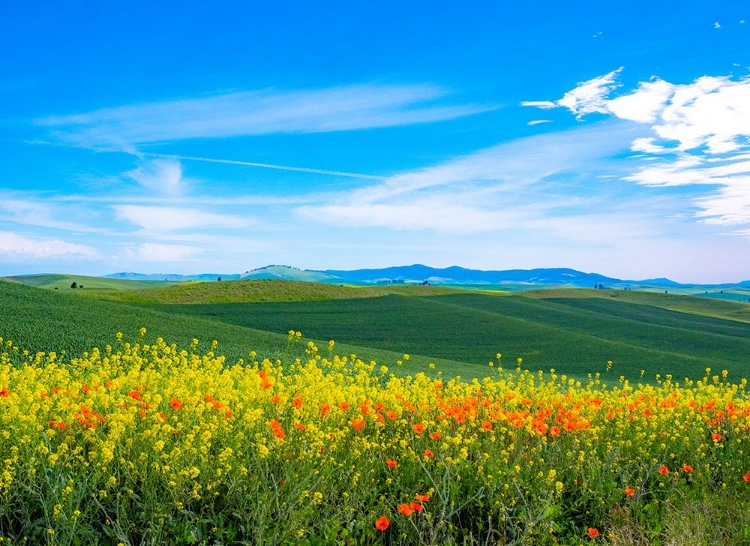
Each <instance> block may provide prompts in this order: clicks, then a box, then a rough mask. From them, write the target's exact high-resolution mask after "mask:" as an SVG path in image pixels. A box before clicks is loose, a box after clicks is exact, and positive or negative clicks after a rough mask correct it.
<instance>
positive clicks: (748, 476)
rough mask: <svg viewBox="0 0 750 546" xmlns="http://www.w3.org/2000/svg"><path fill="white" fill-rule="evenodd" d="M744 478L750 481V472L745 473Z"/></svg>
mask: <svg viewBox="0 0 750 546" xmlns="http://www.w3.org/2000/svg"><path fill="white" fill-rule="evenodd" d="M742 479H743V480H745V481H746V482H748V483H750V472H748V473H747V474H745V475H744V476H742Z"/></svg>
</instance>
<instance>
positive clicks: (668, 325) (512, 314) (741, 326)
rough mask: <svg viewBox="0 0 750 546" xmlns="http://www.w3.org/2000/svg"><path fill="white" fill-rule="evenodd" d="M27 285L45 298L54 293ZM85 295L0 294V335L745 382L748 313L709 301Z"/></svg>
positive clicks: (551, 293) (194, 288)
mask: <svg viewBox="0 0 750 546" xmlns="http://www.w3.org/2000/svg"><path fill="white" fill-rule="evenodd" d="M71 278H73V277H66V278H65V282H67V280H68V279H71ZM36 279H37V280H36V282H38V283H39V284H40V285H42V286H47V287H49V285H50V282H63V281H62V279H51V280H47V282H43V281H44V279H40V278H38V277H37V278H36ZM105 281H107V280H105ZM108 281H109V282H114V284H113V285H112V286H118V285H120V284H121V283H125V284H126V285H129V284H131V283H133V282H134V281H112V280H108ZM71 282H72V281H71ZM86 282H88V281H84V286H85V285H86ZM149 284H150V283H149ZM87 290H88V289H86V288H84V290H71V289H70V288H69V286H68V288H67V290H38V289H34V288H29V287H24V286H21V285H19V284H11V283H0V305H2V306H3V309H4V311H5V312H6V314H7V316H8V317H10V319H9V320H5V321H4V322H3V323H2V324H0V336H2V337H5V338H12V339H14V340H15V341H16V342H17V343H18V344H20V345H22V346H24V347H26V348H29V349H30V350H34V351H36V350H42V351H50V350H54V351H60V350H61V349H65V350H66V351H68V352H69V353H78V354H80V353H81V352H82V351H85V350H88V349H90V348H91V347H92V346H94V345H99V346H102V345H103V344H106V343H111V342H112V340H113V336H114V333H115V332H117V331H123V332H125V333H126V334H127V333H128V332H130V333H131V334H134V333H135V332H136V331H137V330H138V329H139V328H140V327H141V326H145V327H146V328H147V329H148V330H149V332H150V333H151V334H153V335H154V336H161V337H164V338H166V339H168V340H170V341H174V342H177V343H183V344H184V343H188V342H189V340H190V339H192V338H193V337H196V338H199V339H200V340H202V341H204V342H205V343H209V342H210V340H212V339H218V340H219V341H220V342H221V350H222V352H223V353H224V354H226V355H227V356H228V357H229V358H230V360H231V359H236V358H237V357H240V356H246V354H247V353H248V352H249V351H250V350H268V351H270V352H271V353H274V351H275V352H276V353H277V354H278V353H279V352H283V351H285V350H286V348H287V342H286V332H287V331H288V330H290V329H294V330H299V331H301V332H303V333H304V335H305V337H306V338H309V339H316V340H319V341H321V342H324V343H325V342H327V341H328V340H329V339H334V340H336V342H337V344H339V345H341V344H344V343H346V344H350V345H352V348H351V349H346V350H347V352H355V353H357V354H359V355H361V356H364V357H366V358H373V359H385V360H386V361H390V362H393V361H394V360H395V359H396V358H398V356H399V355H401V354H403V353H404V352H406V353H409V354H413V355H419V357H418V358H417V359H416V360H415V361H414V362H415V363H416V364H415V365H416V366H417V367H419V366H424V365H426V363H427V362H428V361H429V360H435V361H438V360H442V361H445V362H444V363H445V365H446V366H447V368H444V369H445V370H446V372H447V371H450V372H451V373H464V374H465V371H466V365H465V364H462V363H467V362H468V363H471V364H474V365H478V366H481V367H482V368H474V369H475V370H481V373H484V372H485V371H488V368H487V363H488V361H490V360H495V354H496V353H498V352H500V353H502V354H503V355H504V356H503V359H502V360H503V364H504V366H505V367H515V362H516V359H517V358H522V359H523V364H524V366H525V367H529V368H531V369H540V368H541V369H549V368H551V367H554V368H556V369H557V370H558V371H560V372H562V373H567V374H571V375H576V376H582V375H585V374H586V373H589V372H595V371H602V370H604V369H605V368H606V363H607V361H609V360H611V361H613V362H614V367H613V369H612V371H611V372H610V375H609V376H610V377H614V378H617V377H619V375H621V374H622V375H625V376H627V377H629V378H637V377H639V375H640V370H641V369H645V370H647V373H648V374H649V376H650V377H652V376H653V374H655V373H662V374H666V373H672V374H674V375H675V376H677V377H683V376H697V375H701V374H702V373H703V370H704V369H705V368H706V367H709V366H710V367H712V368H714V369H718V368H723V367H727V368H729V369H731V370H732V371H733V373H738V374H742V375H748V374H749V373H750V361H748V358H747V355H748V354H750V306H748V305H745V304H738V303H731V302H723V301H718V300H711V299H701V298H695V297H686V296H675V295H671V294H663V293H645V292H624V291H610V290H581V289H578V290H544V291H536V292H526V293H523V294H521V295H505V296H503V297H498V295H497V293H491V294H487V293H479V292H466V291H462V290H455V289H450V288H440V287H433V286H408V285H406V286H405V285H393V286H380V287H350V286H338V285H329V284H317V283H308V282H294V281H279V280H252V281H231V282H210V283H185V284H176V285H175V284H170V285H169V286H164V287H157V288H149V289H145V290H143V289H136V290H123V289H118V288H113V289H111V290H105V289H102V290H99V291H96V290H95V289H93V288H92V289H91V291H90V292H88V291H87ZM81 294H89V295H93V296H95V298H82V297H77V296H80V295H81ZM377 296H380V297H377ZM413 296H422V297H413ZM110 300H111V301H110ZM414 369H416V368H414ZM472 373H473V372H472ZM478 373H479V372H478Z"/></svg>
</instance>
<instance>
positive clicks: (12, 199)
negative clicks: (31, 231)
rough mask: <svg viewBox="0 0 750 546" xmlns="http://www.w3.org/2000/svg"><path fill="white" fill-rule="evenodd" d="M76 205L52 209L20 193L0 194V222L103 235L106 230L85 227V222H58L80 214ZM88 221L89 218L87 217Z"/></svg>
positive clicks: (89, 226)
mask: <svg viewBox="0 0 750 546" xmlns="http://www.w3.org/2000/svg"><path fill="white" fill-rule="evenodd" d="M80 212H81V211H80V210H79V207H78V206H77V204H76V205H73V206H67V207H65V209H64V210H63V209H62V208H61V207H57V208H55V207H52V206H50V205H49V204H48V203H46V202H43V201H42V200H40V199H38V198H28V197H26V196H25V195H24V194H23V193H22V192H2V193H0V222H9V223H11V224H23V225H28V226H36V227H42V228H52V229H59V230H65V231H73V232H79V233H105V232H106V231H107V230H105V229H102V228H98V227H95V226H91V225H87V224H86V223H85V222H80V223H77V222H71V221H69V220H59V219H58V218H59V217H61V216H65V217H68V218H72V217H75V216H77V215H78V214H80ZM89 219H90V216H89Z"/></svg>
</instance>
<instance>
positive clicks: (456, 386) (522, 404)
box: [0, 329, 750, 545]
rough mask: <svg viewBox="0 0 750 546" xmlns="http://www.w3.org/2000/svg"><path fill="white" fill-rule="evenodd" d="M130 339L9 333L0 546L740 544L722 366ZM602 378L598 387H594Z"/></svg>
mask: <svg viewBox="0 0 750 546" xmlns="http://www.w3.org/2000/svg"><path fill="white" fill-rule="evenodd" d="M145 334H146V332H145V329H142V330H141V332H140V333H139V336H138V337H137V338H134V339H131V340H130V341H128V339H127V337H126V336H123V335H122V334H119V333H118V334H117V335H116V336H113V343H112V345H111V346H109V345H108V346H106V347H103V348H100V349H96V348H95V349H92V350H90V351H88V352H87V353H85V354H83V355H82V356H80V357H77V358H72V359H69V360H64V359H62V358H60V357H58V355H56V354H55V353H38V354H31V353H29V352H27V351H24V350H23V348H19V347H16V346H15V345H14V344H13V343H12V342H11V341H7V340H2V353H0V544H22V543H26V544H66V545H67V544H123V545H136V544H217V545H218V544H289V543H299V544H610V543H611V544H714V543H722V544H741V543H743V542H748V541H750V432H749V430H750V396H749V395H748V391H747V381H746V379H743V378H740V379H738V380H733V379H732V377H731V376H730V375H729V374H728V373H727V372H726V371H720V372H718V373H714V372H713V371H711V370H710V369H707V370H706V373H705V376H704V377H702V378H696V379H684V378H683V379H680V380H678V379H677V378H673V377H670V376H666V377H656V378H653V379H652V380H650V381H649V380H648V378H647V377H644V380H643V382H642V383H639V384H631V383H630V382H628V381H627V380H626V379H625V378H620V379H619V380H617V379H615V380H613V381H605V380H603V379H602V376H601V375H599V374H593V375H591V376H590V377H589V378H588V379H586V380H581V379H577V378H571V377H566V376H565V375H561V374H558V373H556V372H555V370H548V371H544V372H532V371H528V370H524V369H523V366H522V362H515V361H514V362H513V363H512V364H511V365H510V366H507V365H504V363H503V359H502V355H500V354H498V355H495V358H494V359H493V362H492V363H491V364H492V366H488V367H487V377H486V378H484V379H473V380H470V381H467V380H462V379H461V378H460V377H443V375H442V374H441V372H440V370H439V369H434V370H432V371H434V373H433V374H431V375H427V374H424V373H418V374H416V375H414V376H411V375H407V374H406V373H403V372H401V371H400V369H399V368H400V364H401V363H402V362H403V361H404V360H407V359H408V358H409V357H408V355H404V356H403V359H402V360H400V361H398V362H393V363H375V362H364V361H362V360H360V359H358V358H357V356H356V355H340V354H337V351H336V346H335V343H334V342H333V341H331V342H330V343H329V344H328V346H325V345H323V346H322V347H318V346H316V344H315V343H313V342H307V341H305V340H303V339H302V337H301V334H299V332H293V331H292V332H290V334H289V343H288V347H287V352H286V357H285V358H283V359H282V358H279V359H275V360H273V361H272V360H269V359H264V358H262V357H260V356H258V355H257V354H256V353H255V352H251V353H249V354H248V355H247V358H245V359H243V360H239V361H237V362H227V361H226V360H225V358H224V357H223V356H220V355H219V353H218V345H217V343H216V342H214V343H213V345H212V347H211V349H210V350H209V351H207V352H205V351H204V352H201V351H199V350H198V345H199V344H198V341H197V340H195V341H194V342H193V344H192V345H190V346H187V347H178V346H176V345H173V344H169V343H168V342H166V341H164V340H162V339H161V338H157V339H155V341H153V342H152V343H148V342H147V339H146V337H145ZM608 377H609V376H608Z"/></svg>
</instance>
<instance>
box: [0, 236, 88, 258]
mask: <svg viewBox="0 0 750 546" xmlns="http://www.w3.org/2000/svg"><path fill="white" fill-rule="evenodd" d="M0 256H3V259H6V260H10V261H16V260H38V259H44V258H86V259H93V258H96V257H97V256H98V253H97V251H96V250H95V249H93V248H91V247H88V246H84V245H77V244H74V243H68V242H66V241H61V240H59V239H42V238H34V239H32V238H28V237H24V236H22V235H18V234H17V233H13V232H9V231H0Z"/></svg>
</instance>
